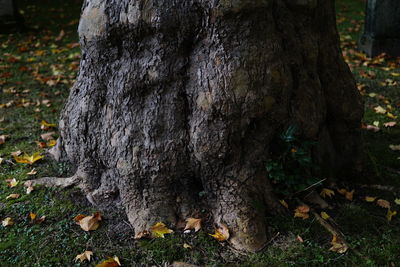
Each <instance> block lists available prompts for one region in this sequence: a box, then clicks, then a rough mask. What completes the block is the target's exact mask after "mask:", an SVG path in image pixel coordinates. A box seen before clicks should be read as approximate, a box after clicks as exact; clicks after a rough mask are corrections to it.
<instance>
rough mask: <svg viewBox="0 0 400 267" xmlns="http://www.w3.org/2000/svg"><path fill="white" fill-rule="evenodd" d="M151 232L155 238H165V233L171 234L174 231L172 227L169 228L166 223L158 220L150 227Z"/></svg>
mask: <svg viewBox="0 0 400 267" xmlns="http://www.w3.org/2000/svg"><path fill="white" fill-rule="evenodd" d="M150 232H151V236H152V237H154V238H160V237H161V238H164V235H166V234H171V233H173V232H174V231H172V230H171V229H168V228H167V226H166V225H165V224H164V223H162V222H158V223H156V224H154V225H153V226H152V227H150Z"/></svg>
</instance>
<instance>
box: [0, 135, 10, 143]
mask: <svg viewBox="0 0 400 267" xmlns="http://www.w3.org/2000/svg"><path fill="white" fill-rule="evenodd" d="M7 138H8V135H0V145H2V144H4V143H5V142H6V139H7Z"/></svg>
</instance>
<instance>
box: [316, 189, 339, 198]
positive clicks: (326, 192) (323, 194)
mask: <svg viewBox="0 0 400 267" xmlns="http://www.w3.org/2000/svg"><path fill="white" fill-rule="evenodd" d="M319 194H320V195H321V197H323V198H325V197H327V196H328V197H330V198H332V196H334V195H335V192H334V191H333V190H331V189H328V188H323V189H322V191H321V193H319Z"/></svg>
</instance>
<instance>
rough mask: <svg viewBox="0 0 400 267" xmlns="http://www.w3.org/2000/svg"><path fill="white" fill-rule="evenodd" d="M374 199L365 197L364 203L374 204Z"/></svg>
mask: <svg viewBox="0 0 400 267" xmlns="http://www.w3.org/2000/svg"><path fill="white" fill-rule="evenodd" d="M375 199H376V197H365V201H367V202H374V201H375Z"/></svg>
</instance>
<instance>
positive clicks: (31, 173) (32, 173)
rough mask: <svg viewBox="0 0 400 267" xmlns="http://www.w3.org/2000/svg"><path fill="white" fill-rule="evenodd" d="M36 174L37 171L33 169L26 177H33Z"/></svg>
mask: <svg viewBox="0 0 400 267" xmlns="http://www.w3.org/2000/svg"><path fill="white" fill-rule="evenodd" d="M35 174H37V170H36V169H35V168H33V169H32V170H31V171H30V172H28V173H27V175H35Z"/></svg>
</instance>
